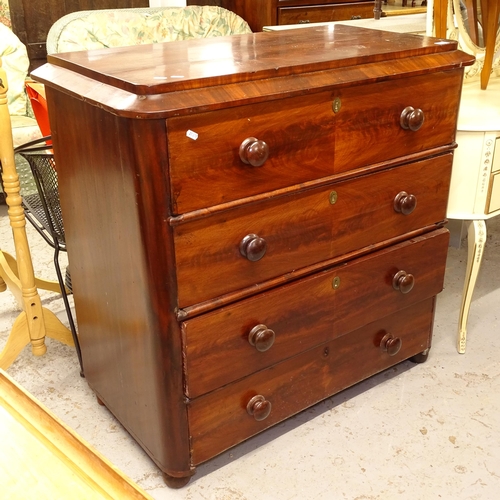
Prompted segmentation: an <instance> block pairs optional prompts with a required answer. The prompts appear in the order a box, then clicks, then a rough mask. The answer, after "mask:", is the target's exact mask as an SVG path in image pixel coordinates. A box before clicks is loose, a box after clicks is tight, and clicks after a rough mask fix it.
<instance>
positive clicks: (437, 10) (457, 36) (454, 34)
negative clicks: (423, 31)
mask: <svg viewBox="0 0 500 500" xmlns="http://www.w3.org/2000/svg"><path fill="white" fill-rule="evenodd" d="M479 5H480V6H481V9H480V15H478V11H479V8H478V7H479ZM432 12H433V22H434V33H435V35H436V36H438V37H441V38H445V37H446V38H450V39H454V40H458V41H459V44H460V48H461V49H462V50H464V51H465V52H468V53H469V54H473V55H474V56H476V61H475V63H474V64H473V65H472V66H471V67H470V68H468V69H467V70H466V72H465V78H466V80H468V79H476V78H480V85H481V88H482V89H483V90H484V89H486V87H487V86H488V82H489V79H490V76H491V74H492V71H493V72H497V71H498V70H499V69H500V2H499V1H498V0H481V1H480V2H477V0H462V1H461V0H434V1H433V5H432Z"/></svg>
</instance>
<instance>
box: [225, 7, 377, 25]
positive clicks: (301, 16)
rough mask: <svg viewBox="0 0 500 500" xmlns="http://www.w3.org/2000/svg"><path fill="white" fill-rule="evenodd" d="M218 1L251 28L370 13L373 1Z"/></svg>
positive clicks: (356, 17)
mask: <svg viewBox="0 0 500 500" xmlns="http://www.w3.org/2000/svg"><path fill="white" fill-rule="evenodd" d="M220 5H221V6H222V7H224V8H226V9H229V10H232V11H233V12H236V14H238V15H240V16H241V17H242V18H243V19H245V21H247V22H248V24H249V25H250V28H251V29H252V31H262V28H263V27H264V26H273V25H280V24H298V23H318V22H326V21H340V20H343V19H360V18H369V17H373V9H374V1H373V0H371V1H366V0H333V1H332V0H314V1H311V2H307V1H304V0H220Z"/></svg>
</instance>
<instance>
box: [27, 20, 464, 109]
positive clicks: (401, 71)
mask: <svg viewBox="0 0 500 500" xmlns="http://www.w3.org/2000/svg"><path fill="white" fill-rule="evenodd" d="M410 59H411V60H410ZM471 60H472V59H471V57H470V56H468V55H466V54H464V53H462V52H460V51H457V44H456V42H454V41H450V40H438V39H434V38H427V37H420V36H414V35H407V34H401V33H390V32H383V31H378V30H369V29H364V28H357V27H352V26H343V25H335V26H326V27H325V26H320V27H314V28H307V29H302V30H289V31H281V32H274V33H254V34H249V35H237V36H229V37H215V38H206V39H195V40H186V41H182V42H170V43H158V44H153V45H138V46H133V47H120V48H112V49H102V50H93V51H89V52H86V51H82V52H71V53H65V54H54V55H50V56H49V64H48V65H46V66H44V67H42V68H41V69H37V70H36V71H35V72H34V77H35V78H36V79H38V80H40V81H42V82H43V83H46V84H48V85H49V86H50V85H51V84H55V85H57V86H58V87H60V82H61V81H63V80H64V87H65V88H66V89H67V90H70V91H71V92H72V93H73V94H75V95H80V96H82V97H85V99H86V100H89V101H90V102H96V103H98V104H100V105H102V106H103V107H105V108H106V109H109V110H110V111H112V112H114V113H116V114H119V115H121V116H133V117H141V116H143V117H151V118H153V117H156V116H164V117H168V116H175V115H176V114H183V113H187V112H193V111H194V110H196V109H200V110H207V109H217V108H221V107H227V106H234V105H235V103H238V102H249V103H251V102H258V101H265V100H269V99H270V98H276V96H277V94H283V95H288V96H291V95H293V94H294V93H297V94H299V95H300V94H303V93H304V92H309V93H310V92H315V91H319V89H321V88H324V87H325V86H327V85H330V86H333V85H342V84H344V85H349V84H352V83H353V82H357V83H363V82H365V81H376V80H378V79H387V78H390V77H395V76H396V75H400V76H404V75H405V74H415V73H418V72H422V71H425V72H429V71H438V70H439V69H446V68H453V67H457V66H460V65H462V64H467V62H468V61H469V62H470V61H471ZM366 65H369V71H367V70H360V68H361V67H363V66H366ZM299 76H300V78H298V77H299ZM306 79H307V80H306Z"/></svg>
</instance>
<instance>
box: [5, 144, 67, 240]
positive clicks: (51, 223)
mask: <svg viewBox="0 0 500 500" xmlns="http://www.w3.org/2000/svg"><path fill="white" fill-rule="evenodd" d="M49 141H50V137H44V138H42V139H39V140H37V141H33V142H31V143H28V144H25V145H23V146H20V147H18V148H16V150H15V152H16V154H19V155H21V156H22V157H23V158H24V159H25V160H26V161H27V162H28V164H29V166H30V168H31V172H32V173H33V177H34V179H35V184H36V186H37V193H35V194H32V195H28V196H24V197H23V205H24V206H25V208H26V211H27V214H26V215H27V217H28V218H29V217H30V216H33V217H35V218H36V219H37V220H38V222H39V224H40V225H41V226H43V229H44V230H45V231H48V232H49V233H50V235H51V236H52V239H53V240H54V241H53V243H54V245H58V246H59V247H65V245H66V239H65V234H64V224H63V219H62V213H61V204H60V201H59V187H58V181H57V171H56V164H55V160H54V153H53V151H52V148H51V146H50V145H48V144H47V143H48V142H49ZM39 232H40V231H39ZM42 236H43V235H42ZM49 243H50V244H52V243H51V242H49Z"/></svg>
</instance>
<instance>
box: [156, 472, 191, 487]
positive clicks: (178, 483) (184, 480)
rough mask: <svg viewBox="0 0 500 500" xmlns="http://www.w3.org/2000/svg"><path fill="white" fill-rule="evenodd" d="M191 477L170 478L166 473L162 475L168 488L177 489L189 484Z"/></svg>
mask: <svg viewBox="0 0 500 500" xmlns="http://www.w3.org/2000/svg"><path fill="white" fill-rule="evenodd" d="M190 479H191V476H183V477H174V476H170V475H169V474H167V473H166V472H164V473H163V480H164V481H165V484H166V485H167V486H168V487H169V488H174V489H179V488H182V487H183V486H186V484H188V483H189V480H190Z"/></svg>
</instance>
